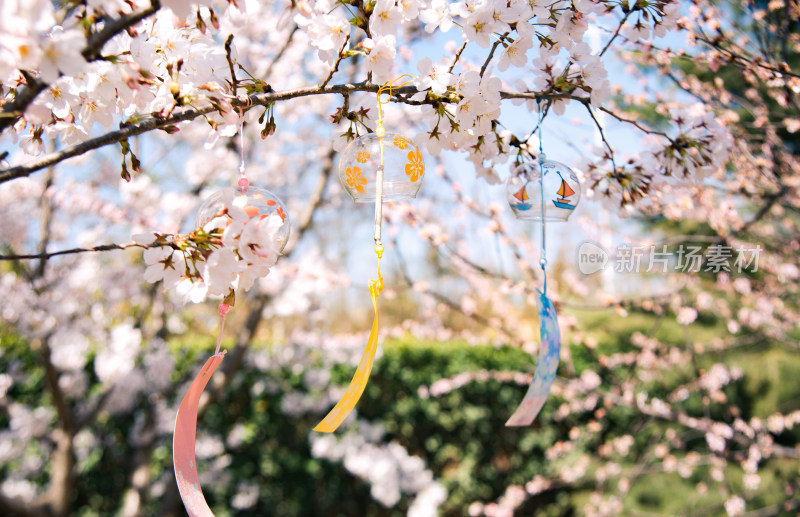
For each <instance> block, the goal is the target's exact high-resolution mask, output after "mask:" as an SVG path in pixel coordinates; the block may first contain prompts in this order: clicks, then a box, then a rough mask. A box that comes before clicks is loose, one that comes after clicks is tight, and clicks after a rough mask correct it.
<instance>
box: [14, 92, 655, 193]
mask: <svg viewBox="0 0 800 517" xmlns="http://www.w3.org/2000/svg"><path fill="white" fill-rule="evenodd" d="M379 87H380V85H378V84H374V83H371V82H366V81H365V82H360V83H346V84H335V85H331V86H327V85H326V86H310V87H306V88H298V89H296V90H286V91H282V92H268V93H258V94H254V95H251V96H250V97H248V99H247V101H241V100H234V101H233V102H231V105H232V106H233V107H234V108H240V107H241V108H249V107H250V106H253V105H259V106H266V105H268V104H272V103H274V102H277V101H285V100H290V99H296V98H300V97H307V96H309V95H328V94H349V93H354V92H377V91H378V88H379ZM418 91H419V90H417V88H416V87H414V86H403V87H402V88H396V89H395V90H394V91H393V93H394V94H396V95H413V94H415V93H418ZM500 97H501V98H503V99H533V100H537V99H543V98H548V99H571V100H577V101H579V102H582V103H584V104H585V103H588V102H589V99H588V98H586V99H584V98H581V97H577V96H574V95H572V94H568V93H564V94H550V93H533V92H525V93H522V92H500ZM397 98H398V99H399V100H400V101H401V102H404V103H406V104H415V105H419V104H425V103H424V102H412V101H410V100H408V99H405V98H403V97H397ZM216 109H217V108H216V107H215V106H214V105H212V104H209V105H207V106H203V107H200V108H185V109H183V110H181V111H178V112H177V113H173V114H171V115H170V116H169V117H156V116H152V117H150V118H147V119H145V120H142V121H141V122H137V123H135V124H130V125H127V126H125V127H122V128H120V129H119V130H117V131H111V132H109V133H106V134H104V135H100V136H98V137H96V138H92V139H90V140H86V141H85V142H81V143H80V144H76V145H73V146H70V147H66V148H64V149H61V150H59V151H56V152H54V153H50V154H48V155H46V156H43V157H41V158H37V159H34V160H31V161H30V162H28V163H26V164H25V165H18V166H16V167H10V168H8V169H4V170H0V183H5V182H6V181H10V180H12V179H16V178H23V177H27V176H30V175H31V174H32V173H34V172H36V171H39V170H42V169H44V168H46V167H49V166H51V165H55V164H57V163H60V162H62V161H64V160H67V159H69V158H73V157H75V156H80V155H82V154H84V153H86V152H88V151H92V150H94V149H99V148H101V147H105V146H107V145H110V144H115V143H117V142H119V141H121V140H125V139H126V138H130V137H132V136H136V135H141V134H142V133H146V132H148V131H152V130H154V129H161V128H165V127H167V126H173V125H175V124H178V123H180V122H187V121H190V120H194V119H195V118H197V117H200V116H203V115H207V114H208V113H211V112H213V111H215V110H216ZM601 109H602V108H601ZM603 111H606V110H605V109H604V110H603ZM611 114H612V116H614V117H615V118H617V119H618V120H620V121H622V122H630V123H632V124H634V125H635V126H636V127H638V128H639V129H641V130H642V131H645V132H646V133H649V134H658V135H662V136H664V137H666V138H669V137H667V135H666V134H664V133H659V132H656V131H651V130H647V129H646V128H643V127H641V126H639V125H638V124H637V123H636V122H635V121H628V120H624V119H621V118H620V117H619V116H617V115H614V114H613V113H611Z"/></svg>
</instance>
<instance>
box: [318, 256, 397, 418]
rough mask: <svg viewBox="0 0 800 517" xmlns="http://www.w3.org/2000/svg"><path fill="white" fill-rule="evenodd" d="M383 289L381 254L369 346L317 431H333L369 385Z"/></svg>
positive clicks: (371, 285) (371, 291) (373, 285)
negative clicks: (348, 383) (344, 389)
mask: <svg viewBox="0 0 800 517" xmlns="http://www.w3.org/2000/svg"><path fill="white" fill-rule="evenodd" d="M382 290H383V277H382V276H381V266H380V256H378V280H371V281H370V283H369V294H370V296H371V297H372V308H373V309H374V311H375V319H374V320H372V331H370V333H369V339H368V340H367V346H366V348H365V349H364V353H363V354H362V355H361V361H359V363H358V369H357V370H356V373H355V375H353V380H351V381H350V385H349V386H348V387H347V391H345V392H344V395H342V398H341V399H340V400H339V402H337V403H336V405H335V406H334V407H333V409H331V411H330V412H329V413H328V414H327V415H326V416H325V418H323V419H322V421H321V422H320V423H319V424H317V426H316V427H315V428H314V430H315V431H319V432H321V433H332V432H334V431H335V430H336V429H337V428H338V427H339V425H340V424H341V423H342V422H344V419H345V418H347V415H349V414H350V412H351V411H352V410H353V408H354V407H355V406H356V403H358V400H359V399H360V398H361V395H362V394H363V393H364V388H366V387H367V381H368V380H369V374H370V372H371V371H372V362H373V361H374V359H375V352H376V351H377V350H378V295H379V294H381V291H382Z"/></svg>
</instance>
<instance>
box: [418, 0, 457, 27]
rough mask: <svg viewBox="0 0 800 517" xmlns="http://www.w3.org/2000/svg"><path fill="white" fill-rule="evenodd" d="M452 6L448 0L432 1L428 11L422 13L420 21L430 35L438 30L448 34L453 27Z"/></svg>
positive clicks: (424, 10)
mask: <svg viewBox="0 0 800 517" xmlns="http://www.w3.org/2000/svg"><path fill="white" fill-rule="evenodd" d="M450 5H451V4H450V2H448V1H447V0H432V1H431V3H430V6H429V7H428V8H427V9H423V10H422V11H420V13H419V20H420V21H421V22H422V23H424V24H425V32H427V33H428V34H430V33H432V32H433V31H435V30H436V29H439V30H441V31H442V32H447V31H449V30H450V29H451V28H452V27H453V18H452V16H451V15H450Z"/></svg>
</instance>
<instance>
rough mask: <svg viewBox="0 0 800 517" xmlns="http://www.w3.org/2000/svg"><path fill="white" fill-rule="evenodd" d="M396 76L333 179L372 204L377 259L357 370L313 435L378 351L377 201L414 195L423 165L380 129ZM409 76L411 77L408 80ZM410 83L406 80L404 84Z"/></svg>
mask: <svg viewBox="0 0 800 517" xmlns="http://www.w3.org/2000/svg"><path fill="white" fill-rule="evenodd" d="M403 77H404V76H400V77H398V78H396V79H394V80H392V81H389V82H387V83H385V84H384V85H383V86H381V87H380V88H379V89H378V93H377V96H378V124H377V127H376V128H375V132H374V133H369V134H367V135H364V136H361V137H359V138H356V139H355V140H353V141H352V142H351V143H350V145H348V146H347V148H346V149H345V151H344V154H343V155H342V157H341V159H340V161H339V180H340V181H341V182H342V186H343V187H344V189H345V190H346V191H347V192H348V194H350V196H351V197H352V198H353V201H355V202H356V203H369V202H372V201H374V202H375V236H374V237H375V254H376V255H377V256H378V278H377V280H370V282H369V294H370V297H371V298H372V308H373V310H374V312H375V317H374V319H373V321H372V330H371V331H370V334H369V338H368V339H367V346H366V348H365V349H364V353H363V354H362V356H361V360H360V361H359V363H358V369H357V370H356V373H355V374H354V375H353V379H352V380H351V381H350V385H349V386H348V387H347V390H346V391H345V393H344V395H343V396H342V398H341V399H340V400H339V402H337V403H336V405H335V406H334V407H333V409H331V411H330V412H329V413H328V414H327V415H326V416H325V418H323V419H322V421H321V422H320V423H319V424H317V426H316V427H315V428H314V430H315V431H319V432H324V433H331V432H333V431H335V430H336V429H337V428H338V427H339V425H340V424H341V423H342V422H343V421H344V419H345V418H347V415H349V414H350V412H351V411H352V410H353V408H354V407H355V405H356V403H357V402H358V400H359V399H360V398H361V395H362V394H363V393H364V388H366V386H367V381H368V380H369V374H370V372H371V371H372V363H373V361H374V359H375V352H376V351H377V348H378V295H380V293H381V291H382V290H383V277H382V276H381V264H380V263H381V257H382V256H383V250H384V248H383V243H382V242H381V223H382V221H383V202H384V201H396V200H400V199H410V198H414V197H416V196H417V192H418V191H419V187H420V185H421V184H422V176H423V175H424V174H425V161H424V160H423V158H422V154H421V153H420V152H419V148H418V147H417V146H416V145H415V144H414V143H413V142H412V141H411V140H410V139H408V138H406V137H404V136H402V135H399V134H397V133H387V132H386V130H385V129H384V127H383V107H382V105H383V100H382V99H381V95H382V94H384V93H388V94H389V96H390V98H391V94H392V90H394V89H397V88H401V87H402V86H404V85H406V84H408V82H406V83H403V84H400V85H397V86H395V85H394V84H393V83H394V82H395V81H398V80H399V79H401V78H403ZM408 77H411V76H408ZM409 82H410V81H409Z"/></svg>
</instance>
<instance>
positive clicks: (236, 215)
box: [135, 189, 288, 305]
mask: <svg viewBox="0 0 800 517" xmlns="http://www.w3.org/2000/svg"><path fill="white" fill-rule="evenodd" d="M223 192H226V193H227V194H228V195H226V196H225V199H224V204H223V206H222V207H221V208H220V209H219V210H218V211H217V212H216V213H214V214H213V215H212V216H211V217H210V218H209V220H208V221H207V222H205V224H203V226H202V227H200V228H197V229H196V230H195V231H193V232H191V233H190V234H188V235H159V234H155V233H151V234H143V235H138V236H136V237H135V240H137V241H138V242H139V243H140V244H142V245H145V246H148V249H146V250H145V251H144V261H145V264H146V265H147V269H146V270H145V275H144V278H145V280H147V281H148V282H151V283H154V282H158V281H160V280H163V282H164V287H165V288H172V287H174V288H175V290H176V292H177V293H178V295H179V296H181V297H182V298H183V299H184V301H191V302H194V303H198V302H201V301H203V300H205V299H206V297H207V296H211V297H216V298H219V297H226V298H227V299H228V300H229V301H230V302H232V301H233V300H234V297H235V293H236V291H237V290H239V289H241V290H244V291H248V290H249V289H250V288H251V287H252V286H253V283H254V282H255V281H256V280H257V279H259V278H263V277H266V276H267V275H268V274H269V271H270V268H271V267H272V266H274V265H275V263H276V262H277V260H278V257H279V256H280V253H281V250H282V248H283V245H285V243H286V239H285V236H284V235H282V234H285V232H286V231H287V229H286V228H284V226H285V225H287V224H288V223H287V221H286V215H285V213H284V212H283V210H282V208H278V209H277V210H275V211H274V212H272V213H269V214H264V215H261V214H260V213H259V210H258V208H256V207H254V206H250V205H247V202H248V198H247V197H246V196H245V195H243V194H240V195H237V194H236V193H235V192H237V191H235V190H234V189H227V191H223ZM273 204H274V202H273ZM153 237H155V239H153ZM229 305H230V303H229Z"/></svg>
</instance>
